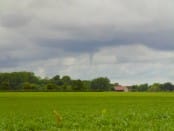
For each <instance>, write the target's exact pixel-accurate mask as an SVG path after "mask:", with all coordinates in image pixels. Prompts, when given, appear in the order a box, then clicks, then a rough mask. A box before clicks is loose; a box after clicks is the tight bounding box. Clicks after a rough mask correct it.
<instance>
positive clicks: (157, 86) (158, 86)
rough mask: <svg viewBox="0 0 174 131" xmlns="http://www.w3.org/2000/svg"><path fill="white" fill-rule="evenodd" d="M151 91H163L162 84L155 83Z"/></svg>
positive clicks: (150, 88)
mask: <svg viewBox="0 0 174 131" xmlns="http://www.w3.org/2000/svg"><path fill="white" fill-rule="evenodd" d="M149 91H161V84H159V83H154V84H152V85H151V86H150V87H149Z"/></svg>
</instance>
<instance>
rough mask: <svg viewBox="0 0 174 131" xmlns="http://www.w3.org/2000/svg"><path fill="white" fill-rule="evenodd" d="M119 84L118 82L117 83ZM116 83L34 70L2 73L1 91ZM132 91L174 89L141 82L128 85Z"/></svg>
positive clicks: (104, 88)
mask: <svg viewBox="0 0 174 131" xmlns="http://www.w3.org/2000/svg"><path fill="white" fill-rule="evenodd" d="M117 84H118V83H117ZM114 87H115V84H113V83H111V82H110V80H109V79H108V78H107V77H98V78H95V79H93V80H80V79H76V80H74V79H72V78H71V77H70V76H67V75H66V76H62V77H60V76H59V75H56V76H53V77H52V78H41V77H39V76H36V75H35V74H34V73H33V72H25V71H23V72H11V73H0V91H67V92H70V91H114ZM128 88H129V90H130V91H140V92H143V91H155V92H157V91H174V85H173V84H172V83H170V82H166V83H163V84H160V83H154V84H152V85H148V84H140V85H132V86H129V87H128Z"/></svg>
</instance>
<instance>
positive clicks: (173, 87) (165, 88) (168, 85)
mask: <svg viewBox="0 0 174 131" xmlns="http://www.w3.org/2000/svg"><path fill="white" fill-rule="evenodd" d="M161 90H163V91H173V90H174V85H173V84H172V83H170V82H166V83H164V84H162V85H161Z"/></svg>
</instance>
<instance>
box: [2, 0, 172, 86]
mask: <svg viewBox="0 0 174 131" xmlns="http://www.w3.org/2000/svg"><path fill="white" fill-rule="evenodd" d="M173 12H174V1H173V0H165V1H164V0H131V1H130V0H86V1H84V0H4V1H3V0H1V1H0V72H12V71H32V72H34V73H35V74H36V75H38V76H41V77H46V76H48V77H52V76H54V75H57V74H58V75H61V76H63V75H70V76H71V77H72V78H73V79H87V80H91V79H93V78H96V77H100V76H102V77H108V78H109V79H110V80H111V81H112V82H119V83H120V84H124V85H129V84H136V83H137V84H139V83H154V82H167V81H170V82H174V15H173Z"/></svg>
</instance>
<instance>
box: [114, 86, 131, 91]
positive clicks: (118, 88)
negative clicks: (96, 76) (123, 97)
mask: <svg viewBox="0 0 174 131" xmlns="http://www.w3.org/2000/svg"><path fill="white" fill-rule="evenodd" d="M114 91H118V92H128V91H129V89H128V87H127V86H121V85H117V86H115V87H114Z"/></svg>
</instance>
